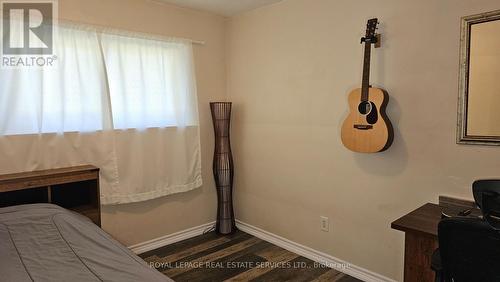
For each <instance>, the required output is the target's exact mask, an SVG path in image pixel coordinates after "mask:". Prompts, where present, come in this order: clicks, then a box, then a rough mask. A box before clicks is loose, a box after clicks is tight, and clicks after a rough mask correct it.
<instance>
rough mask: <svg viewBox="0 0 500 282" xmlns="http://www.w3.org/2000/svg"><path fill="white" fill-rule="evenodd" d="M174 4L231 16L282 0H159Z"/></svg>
mask: <svg viewBox="0 0 500 282" xmlns="http://www.w3.org/2000/svg"><path fill="white" fill-rule="evenodd" d="M161 1H164V2H168V3H171V4H174V5H178V6H182V7H187V8H193V9H197V10H204V11H208V12H212V13H216V14H219V15H223V16H228V17H229V16H233V15H236V14H238V13H242V12H246V11H250V10H253V9H256V8H259V7H262V6H266V5H269V4H273V3H277V2H280V1H282V0H161Z"/></svg>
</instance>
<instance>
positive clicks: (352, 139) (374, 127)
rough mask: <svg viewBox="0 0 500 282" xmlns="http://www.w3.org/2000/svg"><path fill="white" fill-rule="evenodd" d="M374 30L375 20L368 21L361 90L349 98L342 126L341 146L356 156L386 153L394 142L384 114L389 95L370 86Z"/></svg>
mask: <svg viewBox="0 0 500 282" xmlns="http://www.w3.org/2000/svg"><path fill="white" fill-rule="evenodd" d="M377 26H378V19H371V20H368V24H367V28H366V36H365V37H363V38H362V39H361V43H364V44H365V55H364V65H363V82H362V86H361V88H360V89H355V90H353V91H352V92H351V93H350V94H349V98H348V101H349V108H350V113H349V116H348V117H347V119H346V120H345V121H344V124H343V126H342V134H341V135H342V143H344V146H346V147H347V148H348V149H349V150H351V151H354V152H359V153H377V152H382V151H385V150H387V149H388V148H389V147H390V146H391V144H392V141H393V130H392V125H391V122H390V121H389V118H388V117H387V115H386V113H385V109H386V107H387V103H388V102H389V95H388V94H387V92H386V91H385V90H383V89H379V88H373V87H371V85H370V59H371V49H372V45H373V44H376V43H377V42H378V40H379V37H378V36H377V34H376V33H375V32H376V29H377Z"/></svg>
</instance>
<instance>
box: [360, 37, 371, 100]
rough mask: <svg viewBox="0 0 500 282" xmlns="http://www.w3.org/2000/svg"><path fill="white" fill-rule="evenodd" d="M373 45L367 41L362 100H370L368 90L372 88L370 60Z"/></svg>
mask: <svg viewBox="0 0 500 282" xmlns="http://www.w3.org/2000/svg"><path fill="white" fill-rule="evenodd" d="M371 53H372V45H371V43H369V42H365V56H364V63H363V83H362V86H361V102H366V101H368V92H369V88H370V61H371Z"/></svg>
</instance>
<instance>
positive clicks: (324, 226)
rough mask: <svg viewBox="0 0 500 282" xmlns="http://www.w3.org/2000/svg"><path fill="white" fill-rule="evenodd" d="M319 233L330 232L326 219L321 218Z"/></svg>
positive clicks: (328, 221)
mask: <svg viewBox="0 0 500 282" xmlns="http://www.w3.org/2000/svg"><path fill="white" fill-rule="evenodd" d="M320 219H321V231H324V232H330V220H329V219H328V217H325V216H321V217H320Z"/></svg>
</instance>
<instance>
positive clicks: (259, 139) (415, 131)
mask: <svg viewBox="0 0 500 282" xmlns="http://www.w3.org/2000/svg"><path fill="white" fill-rule="evenodd" d="M495 9H500V4H499V2H498V0H474V1H471V0H439V1H436V0H422V1H410V0H383V1H382V0H374V1H362V0H285V1H283V2H281V3H279V4H276V5H272V6H268V7H264V8H261V9H258V10H255V11H252V12H249V13H246V14H242V15H239V16H237V17H234V18H233V19H232V20H231V21H230V23H229V25H228V36H227V38H228V47H227V48H228V68H227V77H228V88H227V93H228V99H230V100H231V101H233V102H234V103H235V109H234V122H233V147H234V151H235V162H236V184H235V185H236V192H235V193H236V214H237V218H238V219H240V220H242V221H244V222H247V223H249V224H252V225H255V226H258V227H260V228H262V229H264V230H267V231H270V232H272V233H275V234H278V235H281V236H283V237H286V238H288V239H290V240H292V241H295V242H299V243H302V244H305V245H307V246H309V247H312V248H314V249H317V250H320V251H323V252H326V253H328V254H331V255H333V256H336V257H338V258H341V259H344V260H346V261H349V262H351V263H354V264H356V265H359V266H361V267H364V268H367V269H369V270H372V271H375V272H378V273H381V274H383V275H386V276H388V277H390V278H393V279H397V280H401V278H402V264H403V234H402V233H400V232H397V231H394V230H391V229H390V223H391V222H392V221H393V220H395V219H396V218H398V217H399V216H401V215H403V214H405V213H407V212H409V211H410V210H412V209H414V208H416V207H418V206H420V205H422V204H424V203H426V202H436V200H437V197H438V195H440V194H448V195H454V196H458V197H465V198H470V197H471V182H472V181H473V180H474V179H476V178H482V177H498V176H499V173H500V149H499V148H494V147H480V146H459V145H456V144H455V130H456V120H457V114H456V112H457V98H458V71H459V70H458V67H459V39H460V17H461V16H465V15H470V14H475V13H479V12H485V11H491V10H495ZM374 16H377V17H379V18H380V19H381V21H382V24H381V26H380V27H381V30H380V31H381V32H382V33H383V35H384V42H383V47H382V48H381V49H377V50H376V51H374V54H373V58H374V59H373V72H372V73H373V80H372V81H373V84H374V85H377V86H383V87H384V88H386V89H387V90H388V92H389V94H390V95H391V101H390V104H389V107H388V114H389V117H390V118H391V120H392V121H393V123H394V126H395V129H396V138H395V142H394V145H393V146H392V148H390V149H389V150H388V151H387V152H384V153H380V154H373V155H362V154H355V153H351V152H349V151H348V150H347V149H345V148H344V147H343V146H342V144H341V141H340V135H339V134H340V126H341V123H342V121H343V119H344V118H345V117H346V114H347V102H346V99H347V93H348V91H349V90H351V89H352V88H355V87H359V84H360V81H361V67H362V47H361V45H360V44H359V38H360V37H361V36H362V35H363V34H364V29H365V28H364V27H365V23H366V20H367V19H368V18H370V17H374ZM320 216H328V217H329V218H330V221H331V231H330V233H324V232H321V231H320V220H319V218H320Z"/></svg>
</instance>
